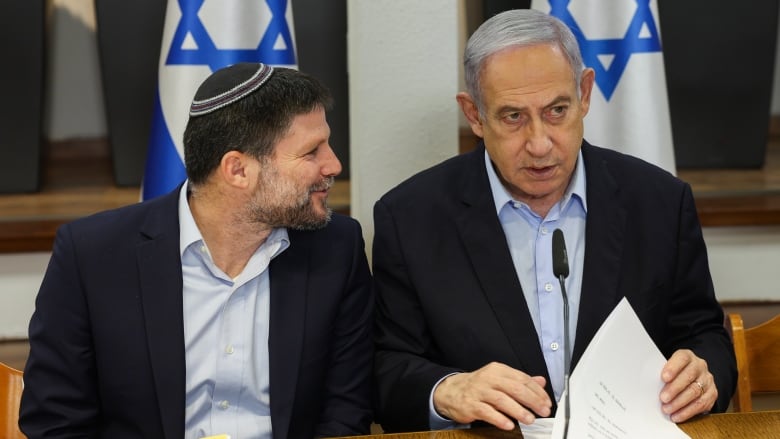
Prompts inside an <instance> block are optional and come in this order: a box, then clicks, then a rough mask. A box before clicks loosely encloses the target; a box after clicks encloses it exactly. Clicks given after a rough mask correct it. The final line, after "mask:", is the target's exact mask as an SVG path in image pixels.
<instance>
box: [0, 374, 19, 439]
mask: <svg viewBox="0 0 780 439" xmlns="http://www.w3.org/2000/svg"><path fill="white" fill-rule="evenodd" d="M22 387H24V384H23V382H22V371H21V370H16V369H14V368H12V367H9V366H7V365H5V364H3V363H0V437H2V438H7V439H24V437H25V436H24V435H23V434H22V432H21V431H19V402H20V401H21V399H22Z"/></svg>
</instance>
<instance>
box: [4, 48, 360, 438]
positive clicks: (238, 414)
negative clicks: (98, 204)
mask: <svg viewBox="0 0 780 439" xmlns="http://www.w3.org/2000/svg"><path fill="white" fill-rule="evenodd" d="M329 105H330V95H329V93H328V92H327V90H326V89H325V88H324V87H323V86H322V85H321V84H320V83H319V82H318V81H316V80H315V79H314V78H312V77H310V76H308V75H305V74H303V73H300V72H297V71H295V70H290V69H282V68H277V69H274V68H271V67H269V66H265V65H263V64H257V63H241V64H236V65H233V66H231V67H227V68H225V69H222V70H220V71H217V72H215V73H214V74H213V75H212V76H210V77H209V78H208V79H206V81H205V82H204V83H203V84H202V85H201V86H200V88H199V89H198V92H197V94H196V96H195V100H194V102H193V104H192V107H191V110H190V120H189V122H188V125H187V129H186V131H185V136H184V137H185V140H184V145H185V162H186V168H187V175H188V180H187V181H186V182H185V183H184V184H183V185H182V186H180V188H179V189H178V190H176V191H174V192H172V193H170V194H168V195H164V196H162V197H160V198H157V199H154V200H151V201H147V202H144V203H140V204H136V205H133V206H128V207H125V208H121V209H118V210H114V211H108V212H104V213H100V214H97V215H94V216H91V217H88V218H85V219H81V220H77V221H74V222H73V223H70V224H67V225H65V226H63V227H61V228H60V230H59V231H58V233H57V238H56V242H55V245H54V251H53V255H52V258H51V261H50V263H49V267H48V270H47V272H46V275H45V278H44V281H43V283H42V285H41V288H40V291H39V293H38V297H37V300H36V310H35V313H34V315H33V317H32V320H31V322H30V356H29V360H28V362H27V365H26V368H25V388H24V394H23V397H22V403H21V411H20V422H19V424H20V427H21V429H22V431H23V432H24V433H25V434H26V435H27V436H28V437H29V438H31V439H33V438H57V437H63V438H64V437H101V438H130V437H133V438H171V439H174V438H175V439H180V438H183V437H184V438H193V439H194V438H201V437H205V436H211V435H219V434H228V435H229V436H230V437H233V438H242V439H243V438H271V437H273V438H276V439H283V438H312V437H321V436H341V435H355V434H364V433H368V430H369V425H370V422H371V410H370V408H371V404H370V371H371V364H372V359H373V347H372V340H371V328H372V325H373V314H372V313H373V302H374V299H373V294H372V288H371V278H370V272H369V269H368V264H367V261H366V257H365V252H364V246H363V239H362V235H361V230H360V227H359V225H358V224H357V222H356V221H354V220H353V219H350V218H348V217H345V216H341V215H337V214H333V215H332V214H331V212H330V209H329V208H328V207H327V203H326V200H327V196H328V190H329V188H330V187H331V185H332V184H333V177H334V176H335V175H337V174H339V172H341V164H340V163H339V161H338V159H337V158H336V156H335V155H334V153H333V150H332V149H331V147H330V145H329V144H328V137H329V134H330V130H329V128H328V124H327V122H326V120H325V110H326V108H327V107H328V106H329Z"/></svg>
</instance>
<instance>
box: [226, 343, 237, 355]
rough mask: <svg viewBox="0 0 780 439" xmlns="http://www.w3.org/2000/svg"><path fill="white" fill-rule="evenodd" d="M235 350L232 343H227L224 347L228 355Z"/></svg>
mask: <svg viewBox="0 0 780 439" xmlns="http://www.w3.org/2000/svg"><path fill="white" fill-rule="evenodd" d="M235 351H236V350H235V349H233V345H232V344H229V345H227V347H226V348H225V353H226V354H228V355H230V354H232V353H233V352H235Z"/></svg>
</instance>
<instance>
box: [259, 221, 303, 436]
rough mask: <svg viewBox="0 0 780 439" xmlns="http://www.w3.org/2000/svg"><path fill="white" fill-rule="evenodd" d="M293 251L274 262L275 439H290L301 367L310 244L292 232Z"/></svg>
mask: <svg viewBox="0 0 780 439" xmlns="http://www.w3.org/2000/svg"><path fill="white" fill-rule="evenodd" d="M288 233H289V236H290V247H289V248H287V250H285V251H284V252H282V253H281V254H280V255H279V256H277V257H276V258H274V259H273V261H272V262H271V268H270V270H271V273H270V275H271V320H270V327H269V336H268V350H269V357H270V359H269V364H270V368H271V370H270V371H269V373H270V381H271V386H270V387H271V389H270V392H271V422H272V424H273V435H274V437H275V438H279V439H281V438H286V437H287V432H288V431H289V429H290V420H291V418H292V410H293V404H294V402H295V393H296V384H297V382H298V371H299V368H300V363H301V349H302V346H303V330H304V323H305V320H306V294H307V288H306V286H307V284H308V274H307V273H308V272H309V258H308V254H309V247H310V242H309V240H308V239H307V236H306V235H305V234H303V233H296V232H294V231H292V230H288Z"/></svg>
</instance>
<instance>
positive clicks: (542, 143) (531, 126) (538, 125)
mask: <svg viewBox="0 0 780 439" xmlns="http://www.w3.org/2000/svg"><path fill="white" fill-rule="evenodd" d="M552 147H553V142H552V140H551V139H550V136H549V134H548V133H547V127H546V126H545V124H544V123H543V122H542V121H541V120H538V119H537V120H532V121H531V122H530V123H528V124H527V125H526V142H525V149H526V151H528V153H529V154H530V155H532V156H534V157H543V156H545V155H547V154H548V153H549V152H550V151H551V150H552Z"/></svg>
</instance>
